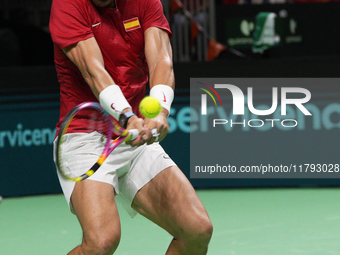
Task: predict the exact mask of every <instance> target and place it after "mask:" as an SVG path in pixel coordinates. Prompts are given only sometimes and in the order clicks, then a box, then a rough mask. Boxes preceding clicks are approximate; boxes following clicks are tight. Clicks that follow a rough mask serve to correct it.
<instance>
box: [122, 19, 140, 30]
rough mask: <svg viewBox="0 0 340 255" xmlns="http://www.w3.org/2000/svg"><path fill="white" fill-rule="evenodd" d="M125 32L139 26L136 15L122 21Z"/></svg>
mask: <svg viewBox="0 0 340 255" xmlns="http://www.w3.org/2000/svg"><path fill="white" fill-rule="evenodd" d="M123 24H124V28H125V31H126V32H130V31H132V30H135V29H138V28H140V24H139V20H138V18H137V17H135V18H132V19H128V20H125V21H123Z"/></svg>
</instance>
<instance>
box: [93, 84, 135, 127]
mask: <svg viewBox="0 0 340 255" xmlns="http://www.w3.org/2000/svg"><path fill="white" fill-rule="evenodd" d="M99 103H100V105H101V106H102V107H103V108H104V109H105V110H106V111H107V112H108V113H109V114H111V115H112V116H113V117H114V118H115V119H117V120H118V119H119V116H120V114H121V113H122V112H123V110H124V109H126V108H132V107H131V105H130V104H129V103H128V101H127V100H126V98H125V97H124V95H123V92H122V91H121V89H120V87H119V86H118V85H111V86H108V87H106V88H105V89H104V90H103V91H102V92H100V94H99Z"/></svg>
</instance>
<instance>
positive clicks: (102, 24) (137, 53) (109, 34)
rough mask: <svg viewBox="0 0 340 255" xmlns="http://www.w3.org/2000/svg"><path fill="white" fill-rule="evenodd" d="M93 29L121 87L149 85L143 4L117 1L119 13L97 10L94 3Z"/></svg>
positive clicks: (90, 13) (91, 13)
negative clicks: (147, 79) (142, 17)
mask: <svg viewBox="0 0 340 255" xmlns="http://www.w3.org/2000/svg"><path fill="white" fill-rule="evenodd" d="M85 1H88V2H89V3H90V5H88V8H87V13H86V15H88V17H87V18H88V20H89V26H91V30H92V32H93V35H94V37H95V39H96V41H97V43H98V45H99V47H100V49H101V52H102V54H103V58H104V62H105V67H106V68H107V70H108V71H109V73H110V74H111V75H112V76H113V77H114V78H115V82H116V83H117V84H122V85H123V84H130V85H132V86H133V85H134V84H136V85H137V83H145V82H146V81H145V79H146V78H147V76H146V75H147V72H148V69H147V64H146V60H145V57H144V35H143V30H142V27H141V22H142V19H141V14H140V13H139V10H140V8H139V7H140V6H139V1H138V0H137V1H135V0H117V1H116V5H117V6H116V8H115V9H107V8H97V7H95V6H93V5H92V4H91V2H90V0H85Z"/></svg>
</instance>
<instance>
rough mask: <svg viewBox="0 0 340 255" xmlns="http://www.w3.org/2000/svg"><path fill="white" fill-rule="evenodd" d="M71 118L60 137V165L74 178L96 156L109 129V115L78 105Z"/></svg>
mask: <svg viewBox="0 0 340 255" xmlns="http://www.w3.org/2000/svg"><path fill="white" fill-rule="evenodd" d="M70 118H72V120H71V122H70V123H69V125H68V127H67V128H66V130H65V132H64V134H63V136H62V137H61V138H60V140H61V143H62V144H61V145H59V148H58V156H59V168H60V172H61V173H63V175H64V176H67V178H77V177H79V176H81V175H82V174H83V173H85V172H87V171H88V170H89V169H90V168H91V167H92V166H93V164H94V163H95V162H96V161H97V160H98V159H99V157H100V156H101V154H102V152H103V150H104V148H105V145H106V142H107V136H108V135H109V136H111V132H108V126H109V125H108V118H106V116H105V115H103V114H102V113H101V112H100V111H98V110H96V109H92V108H90V109H89V108H85V109H81V110H79V111H78V112H76V113H75V114H74V115H73V116H72V117H70ZM84 133H85V134H84Z"/></svg>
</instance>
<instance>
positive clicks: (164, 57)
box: [144, 27, 175, 144]
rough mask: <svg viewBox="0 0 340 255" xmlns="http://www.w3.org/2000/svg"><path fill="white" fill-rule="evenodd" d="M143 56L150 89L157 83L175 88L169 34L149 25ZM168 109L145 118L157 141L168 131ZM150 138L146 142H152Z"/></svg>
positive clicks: (145, 33) (145, 34) (145, 36)
mask: <svg viewBox="0 0 340 255" xmlns="http://www.w3.org/2000/svg"><path fill="white" fill-rule="evenodd" d="M144 39H145V57H146V60H147V63H148V67H149V76H150V82H149V83H150V89H151V88H153V87H154V86H156V85H158V84H162V85H167V86H169V87H170V88H172V89H174V88H175V76H174V70H173V63H172V49H171V44H170V40H169V36H168V34H167V32H166V31H164V30H162V29H159V28H156V27H150V28H148V29H147V30H145V32H144ZM168 114H169V113H168V111H167V110H166V109H164V108H163V110H162V112H161V113H160V114H159V115H158V116H157V117H156V118H153V119H145V124H146V125H147V126H148V127H149V128H157V131H158V133H159V134H160V136H159V141H162V140H163V139H164V138H165V136H166V135H167V134H168V132H169V123H168V121H167V116H168ZM154 141H155V139H151V140H150V141H148V143H149V144H150V143H153V142H154Z"/></svg>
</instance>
